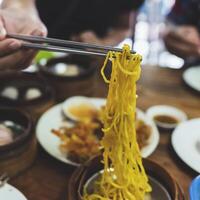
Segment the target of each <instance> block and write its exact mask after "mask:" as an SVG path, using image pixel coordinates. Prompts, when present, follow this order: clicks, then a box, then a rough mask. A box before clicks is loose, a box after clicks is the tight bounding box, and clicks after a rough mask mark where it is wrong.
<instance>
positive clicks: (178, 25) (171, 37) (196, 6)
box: [164, 0, 200, 59]
mask: <svg viewBox="0 0 200 200" xmlns="http://www.w3.org/2000/svg"><path fill="white" fill-rule="evenodd" d="M164 40H165V44H166V47H167V48H168V50H169V51H170V52H171V53H173V54H176V55H177V56H179V57H182V58H184V59H187V58H194V57H196V58H199V57H200V1H199V0H177V1H176V3H175V5H174V7H173V9H172V11H171V13H170V14H169V16H168V22H167V29H166V33H165V36H164Z"/></svg>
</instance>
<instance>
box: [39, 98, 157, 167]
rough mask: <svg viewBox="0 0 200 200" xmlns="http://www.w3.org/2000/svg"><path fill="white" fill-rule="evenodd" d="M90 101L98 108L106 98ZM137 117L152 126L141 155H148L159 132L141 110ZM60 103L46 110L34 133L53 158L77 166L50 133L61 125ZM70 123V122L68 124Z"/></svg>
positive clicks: (153, 148) (154, 145) (151, 151)
mask: <svg viewBox="0 0 200 200" xmlns="http://www.w3.org/2000/svg"><path fill="white" fill-rule="evenodd" d="M91 101H92V103H93V104H94V105H95V106H96V107H97V108H100V107H102V106H103V105H105V103H106V100H105V99H101V98H91ZM138 118H140V119H143V120H144V121H145V122H146V123H147V124H149V125H150V126H151V127H152V134H151V136H150V138H149V144H148V145H147V146H145V147H144V148H143V149H142V156H143V157H148V156H149V155H150V154H152V153H153V151H154V150H155V149H156V147H157V145H158V143H159V132H158V130H157V128H156V126H155V124H154V122H153V121H152V120H151V119H149V118H147V117H146V116H145V114H144V113H143V112H142V111H140V110H139V111H138ZM62 121H63V116H62V104H58V105H56V106H54V107H52V108H50V109H49V110H48V111H46V112H45V113H44V114H43V115H42V116H41V118H40V119H39V121H38V124H37V126H36V135H37V139H38V141H39V143H40V145H41V146H42V147H43V148H44V149H45V151H46V152H47V153H49V154H50V155H51V156H53V157H54V158H56V159H58V160H60V161H62V162H64V163H66V164H70V165H74V166H78V165H79V164H78V163H75V162H73V161H71V160H70V159H68V158H67V157H66V155H64V154H62V153H61V151H60V150H59V145H60V139H59V138H58V137H57V136H55V135H54V134H52V133H51V130H52V129H58V128H59V127H60V126H61V125H62ZM69 125H70V124H69Z"/></svg>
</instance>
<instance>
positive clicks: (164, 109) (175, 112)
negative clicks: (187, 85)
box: [146, 105, 187, 129]
mask: <svg viewBox="0 0 200 200" xmlns="http://www.w3.org/2000/svg"><path fill="white" fill-rule="evenodd" d="M146 113H147V116H148V117H150V118H151V119H152V120H154V117H155V116H158V115H167V116H170V117H174V118H175V119H177V120H178V123H174V124H169V123H164V122H158V121H155V120H154V121H155V123H156V125H157V126H159V127H161V128H165V129H173V128H175V127H176V126H177V125H178V124H179V123H181V122H183V121H186V120H187V115H186V113H185V112H183V111H182V110H180V109H178V108H176V107H173V106H168V105H158V106H152V107H150V108H149V109H148V110H147V112H146Z"/></svg>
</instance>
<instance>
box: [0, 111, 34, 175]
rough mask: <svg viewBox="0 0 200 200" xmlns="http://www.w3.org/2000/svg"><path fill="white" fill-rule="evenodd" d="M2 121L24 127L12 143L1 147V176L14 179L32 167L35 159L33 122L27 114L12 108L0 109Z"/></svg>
mask: <svg viewBox="0 0 200 200" xmlns="http://www.w3.org/2000/svg"><path fill="white" fill-rule="evenodd" d="M0 121H1V122H2V121H12V122H15V123H16V124H19V125H20V126H22V127H23V131H22V132H21V133H20V136H18V137H17V138H16V139H14V141H13V142H12V143H9V144H7V145H3V146H0V174H3V173H7V174H8V175H9V177H12V176H15V175H17V174H18V173H20V172H22V171H24V170H25V169H27V168H28V167H30V165H31V164H32V163H33V161H34V159H35V156H36V149H37V146H36V139H35V135H34V130H33V122H32V119H31V117H30V116H29V115H28V114H27V113H26V112H24V111H20V110H18V109H12V108H0Z"/></svg>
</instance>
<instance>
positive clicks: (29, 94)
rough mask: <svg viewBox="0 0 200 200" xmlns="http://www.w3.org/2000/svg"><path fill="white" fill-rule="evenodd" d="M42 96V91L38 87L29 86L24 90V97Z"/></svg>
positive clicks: (30, 98) (35, 97)
mask: <svg viewBox="0 0 200 200" xmlns="http://www.w3.org/2000/svg"><path fill="white" fill-rule="evenodd" d="M41 96H42V92H41V91H40V90H39V89H38V88H30V89H28V90H27V91H26V94H25V99H26V100H33V99H37V98H39V97H41Z"/></svg>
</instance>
